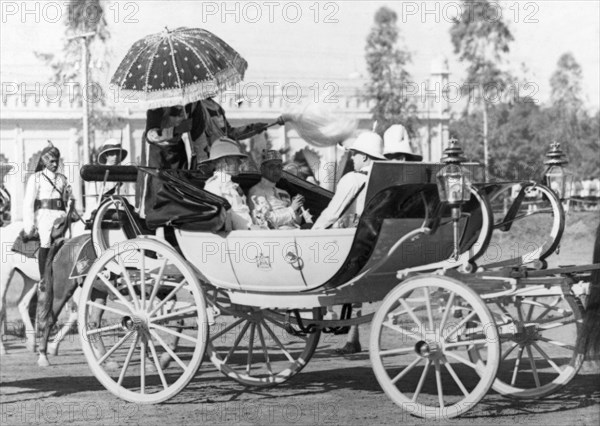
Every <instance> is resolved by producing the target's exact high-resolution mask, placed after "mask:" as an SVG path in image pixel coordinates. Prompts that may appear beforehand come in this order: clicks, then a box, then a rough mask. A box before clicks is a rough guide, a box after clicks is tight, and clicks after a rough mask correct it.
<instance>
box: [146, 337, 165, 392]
mask: <svg viewBox="0 0 600 426" xmlns="http://www.w3.org/2000/svg"><path fill="white" fill-rule="evenodd" d="M148 347H149V348H150V353H151V354H152V360H153V361H154V366H155V367H156V371H157V372H158V377H160V381H161V383H162V385H163V388H164V389H167V388H168V387H169V384H168V383H167V379H166V378H165V373H164V372H163V370H162V367H161V366H160V359H159V358H158V355H157V353H156V347H155V346H154V342H153V341H152V339H148Z"/></svg>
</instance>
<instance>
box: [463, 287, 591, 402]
mask: <svg viewBox="0 0 600 426" xmlns="http://www.w3.org/2000/svg"><path fill="white" fill-rule="evenodd" d="M488 307H489V308H490V311H491V312H492V315H493V316H494V318H495V320H496V323H497V324H498V329H499V334H500V340H501V342H502V348H501V349H502V357H501V360H500V369H499V371H498V376H497V378H496V381H495V382H494V384H493V386H492V387H493V389H494V390H495V391H496V392H498V393H500V394H502V395H505V396H508V397H511V398H541V397H544V396H546V395H549V394H551V393H553V392H555V391H556V390H558V389H560V388H561V387H562V386H564V385H566V384H567V383H569V382H570V381H571V379H573V377H575V375H576V374H577V372H578V371H579V368H580V367H581V364H582V362H583V358H584V356H583V353H582V352H581V350H580V349H579V348H578V345H577V337H578V334H579V333H580V328H581V323H582V310H583V308H582V307H581V304H580V302H579V300H578V299H577V298H576V297H575V296H574V295H573V294H572V293H571V291H570V289H569V288H568V287H567V286H559V285H556V286H553V287H551V288H549V289H547V288H545V287H543V286H539V288H530V289H527V293H524V294H523V295H521V296H513V297H510V298H503V299H493V300H491V301H488ZM471 358H472V360H473V362H477V361H478V358H479V354H478V351H477V348H474V350H473V351H472V353H471Z"/></svg>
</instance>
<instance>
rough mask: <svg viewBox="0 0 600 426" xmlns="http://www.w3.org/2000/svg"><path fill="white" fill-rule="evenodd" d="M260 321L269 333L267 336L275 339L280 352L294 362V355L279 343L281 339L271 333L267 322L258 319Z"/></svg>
mask: <svg viewBox="0 0 600 426" xmlns="http://www.w3.org/2000/svg"><path fill="white" fill-rule="evenodd" d="M260 323H261V324H262V326H263V328H264V329H265V330H267V333H269V336H271V338H272V339H273V340H274V341H275V343H276V344H277V346H279V348H280V349H281V352H283V354H284V355H285V357H286V358H287V359H288V360H289V361H290V362H294V357H293V356H292V355H291V354H290V353H289V352H288V350H287V349H286V348H285V346H283V345H282V344H281V341H280V340H279V339H278V338H277V336H276V335H275V333H273V330H271V329H270V328H269V327H267V324H265V321H264V320H263V319H261V320H260Z"/></svg>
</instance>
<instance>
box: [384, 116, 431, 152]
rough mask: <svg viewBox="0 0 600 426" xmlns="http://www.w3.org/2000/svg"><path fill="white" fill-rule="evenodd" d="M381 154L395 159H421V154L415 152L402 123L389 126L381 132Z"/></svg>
mask: <svg viewBox="0 0 600 426" xmlns="http://www.w3.org/2000/svg"><path fill="white" fill-rule="evenodd" d="M383 156H384V157H385V158H387V159H388V160H396V161H423V156H422V155H419V154H415V153H414V152H413V149H412V147H411V145H410V138H409V136H408V132H407V131H406V128H405V127H404V126H403V125H402V124H394V125H392V126H390V127H389V128H388V129H387V130H386V131H385V133H384V134H383Z"/></svg>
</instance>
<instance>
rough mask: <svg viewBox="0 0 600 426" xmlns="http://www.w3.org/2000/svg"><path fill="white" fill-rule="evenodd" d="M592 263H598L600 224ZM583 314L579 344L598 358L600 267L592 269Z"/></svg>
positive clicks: (599, 355)
mask: <svg viewBox="0 0 600 426" xmlns="http://www.w3.org/2000/svg"><path fill="white" fill-rule="evenodd" d="M592 262H593V263H596V264H598V263H600V224H599V225H598V228H597V229H596V243H595V244H594V253H593V255H592ZM586 305H587V306H586V309H585V312H584V316H583V330H582V333H581V337H580V339H579V344H580V345H581V348H582V350H583V352H584V353H585V354H586V355H588V356H589V357H590V358H591V359H599V358H600V269H595V270H593V271H592V274H591V277H590V286H589V295H588V297H587V304H586Z"/></svg>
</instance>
